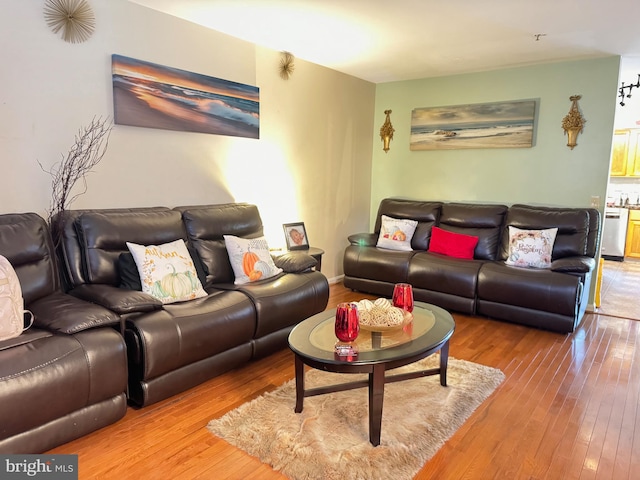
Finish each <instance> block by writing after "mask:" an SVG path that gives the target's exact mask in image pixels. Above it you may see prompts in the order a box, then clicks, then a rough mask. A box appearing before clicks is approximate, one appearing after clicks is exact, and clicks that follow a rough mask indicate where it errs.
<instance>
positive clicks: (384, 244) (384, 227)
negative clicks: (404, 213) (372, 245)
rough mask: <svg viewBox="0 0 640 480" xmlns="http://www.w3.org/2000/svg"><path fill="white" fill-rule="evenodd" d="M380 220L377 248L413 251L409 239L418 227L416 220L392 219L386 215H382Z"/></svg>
mask: <svg viewBox="0 0 640 480" xmlns="http://www.w3.org/2000/svg"><path fill="white" fill-rule="evenodd" d="M381 220H382V223H381V225H380V235H379V236H378V243H377V244H376V246H377V247H380V248H387V249H389V250H403V251H407V252H410V251H411V250H413V249H412V248H411V239H412V238H413V234H414V233H415V231H416V227H417V226H418V221H417V220H407V219H405V218H392V217H388V216H386V215H382V217H381Z"/></svg>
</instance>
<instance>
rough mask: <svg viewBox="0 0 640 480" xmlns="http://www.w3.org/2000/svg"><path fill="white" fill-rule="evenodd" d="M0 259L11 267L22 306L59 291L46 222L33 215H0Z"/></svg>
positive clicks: (51, 243) (54, 260) (56, 268)
mask: <svg viewBox="0 0 640 480" xmlns="http://www.w3.org/2000/svg"><path fill="white" fill-rule="evenodd" d="M0 255H3V256H5V257H6V258H7V260H9V262H10V263H11V265H12V266H13V268H14V270H15V271H16V274H17V275H18V279H19V280H20V288H21V289H22V297H23V298H24V302H25V305H26V306H27V308H28V306H29V304H30V303H31V302H33V301H35V300H38V299H39V298H42V297H45V296H47V295H50V294H51V293H54V292H56V291H58V290H60V288H61V287H60V278H59V276H58V267H57V264H56V258H55V252H54V249H53V242H52V240H51V235H50V233H49V227H48V226H47V222H46V221H45V220H44V218H42V217H41V216H40V215H37V214H35V213H10V214H5V215H0Z"/></svg>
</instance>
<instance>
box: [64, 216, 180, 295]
mask: <svg viewBox="0 0 640 480" xmlns="http://www.w3.org/2000/svg"><path fill="white" fill-rule="evenodd" d="M76 213H77V214H74V215H73V217H72V220H71V221H72V222H73V224H72V226H73V230H74V232H75V238H76V242H77V246H78V247H77V248H78V251H77V253H78V254H79V255H78V256H79V259H80V263H79V264H78V265H76V267H75V268H76V269H79V270H80V271H78V272H76V274H75V275H74V277H76V278H77V279H78V280H80V283H102V284H109V285H115V286H118V285H119V283H120V275H119V272H118V257H119V256H120V254H121V253H123V252H128V251H129V250H128V248H127V245H126V242H132V243H137V244H140V245H162V244H165V243H169V242H173V241H175V240H178V239H182V240H185V241H186V235H185V232H184V227H183V225H182V219H181V217H180V213H179V212H175V211H173V210H170V209H168V208H164V207H158V208H141V209H135V208H134V209H112V210H86V211H80V212H79V213H78V212H76ZM65 230H66V229H65ZM75 284H76V285H77V283H75Z"/></svg>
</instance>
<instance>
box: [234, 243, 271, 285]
mask: <svg viewBox="0 0 640 480" xmlns="http://www.w3.org/2000/svg"><path fill="white" fill-rule="evenodd" d="M223 237H224V243H225V246H226V247H227V255H229V261H230V262H231V268H233V274H234V275H235V277H236V279H235V281H234V282H233V283H235V284H236V285H243V284H245V283H250V282H257V281H258V280H264V279H266V278H271V277H273V276H275V275H278V274H279V273H282V269H281V268H278V267H276V265H275V264H274V263H273V258H271V252H270V251H269V245H268V244H267V239H266V238H264V237H258V238H240V237H235V236H233V235H223Z"/></svg>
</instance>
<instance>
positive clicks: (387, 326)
mask: <svg viewBox="0 0 640 480" xmlns="http://www.w3.org/2000/svg"><path fill="white" fill-rule="evenodd" d="M357 305H358V317H359V322H360V329H361V330H368V331H370V332H389V331H394V330H398V329H401V328H403V327H404V326H405V325H407V324H408V323H409V322H411V321H412V320H413V314H412V313H411V312H407V311H405V310H403V309H401V308H398V307H394V306H393V304H392V303H391V302H390V301H389V300H388V299H386V298H378V299H376V300H375V301H371V300H367V299H365V300H360V301H359V302H357Z"/></svg>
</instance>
